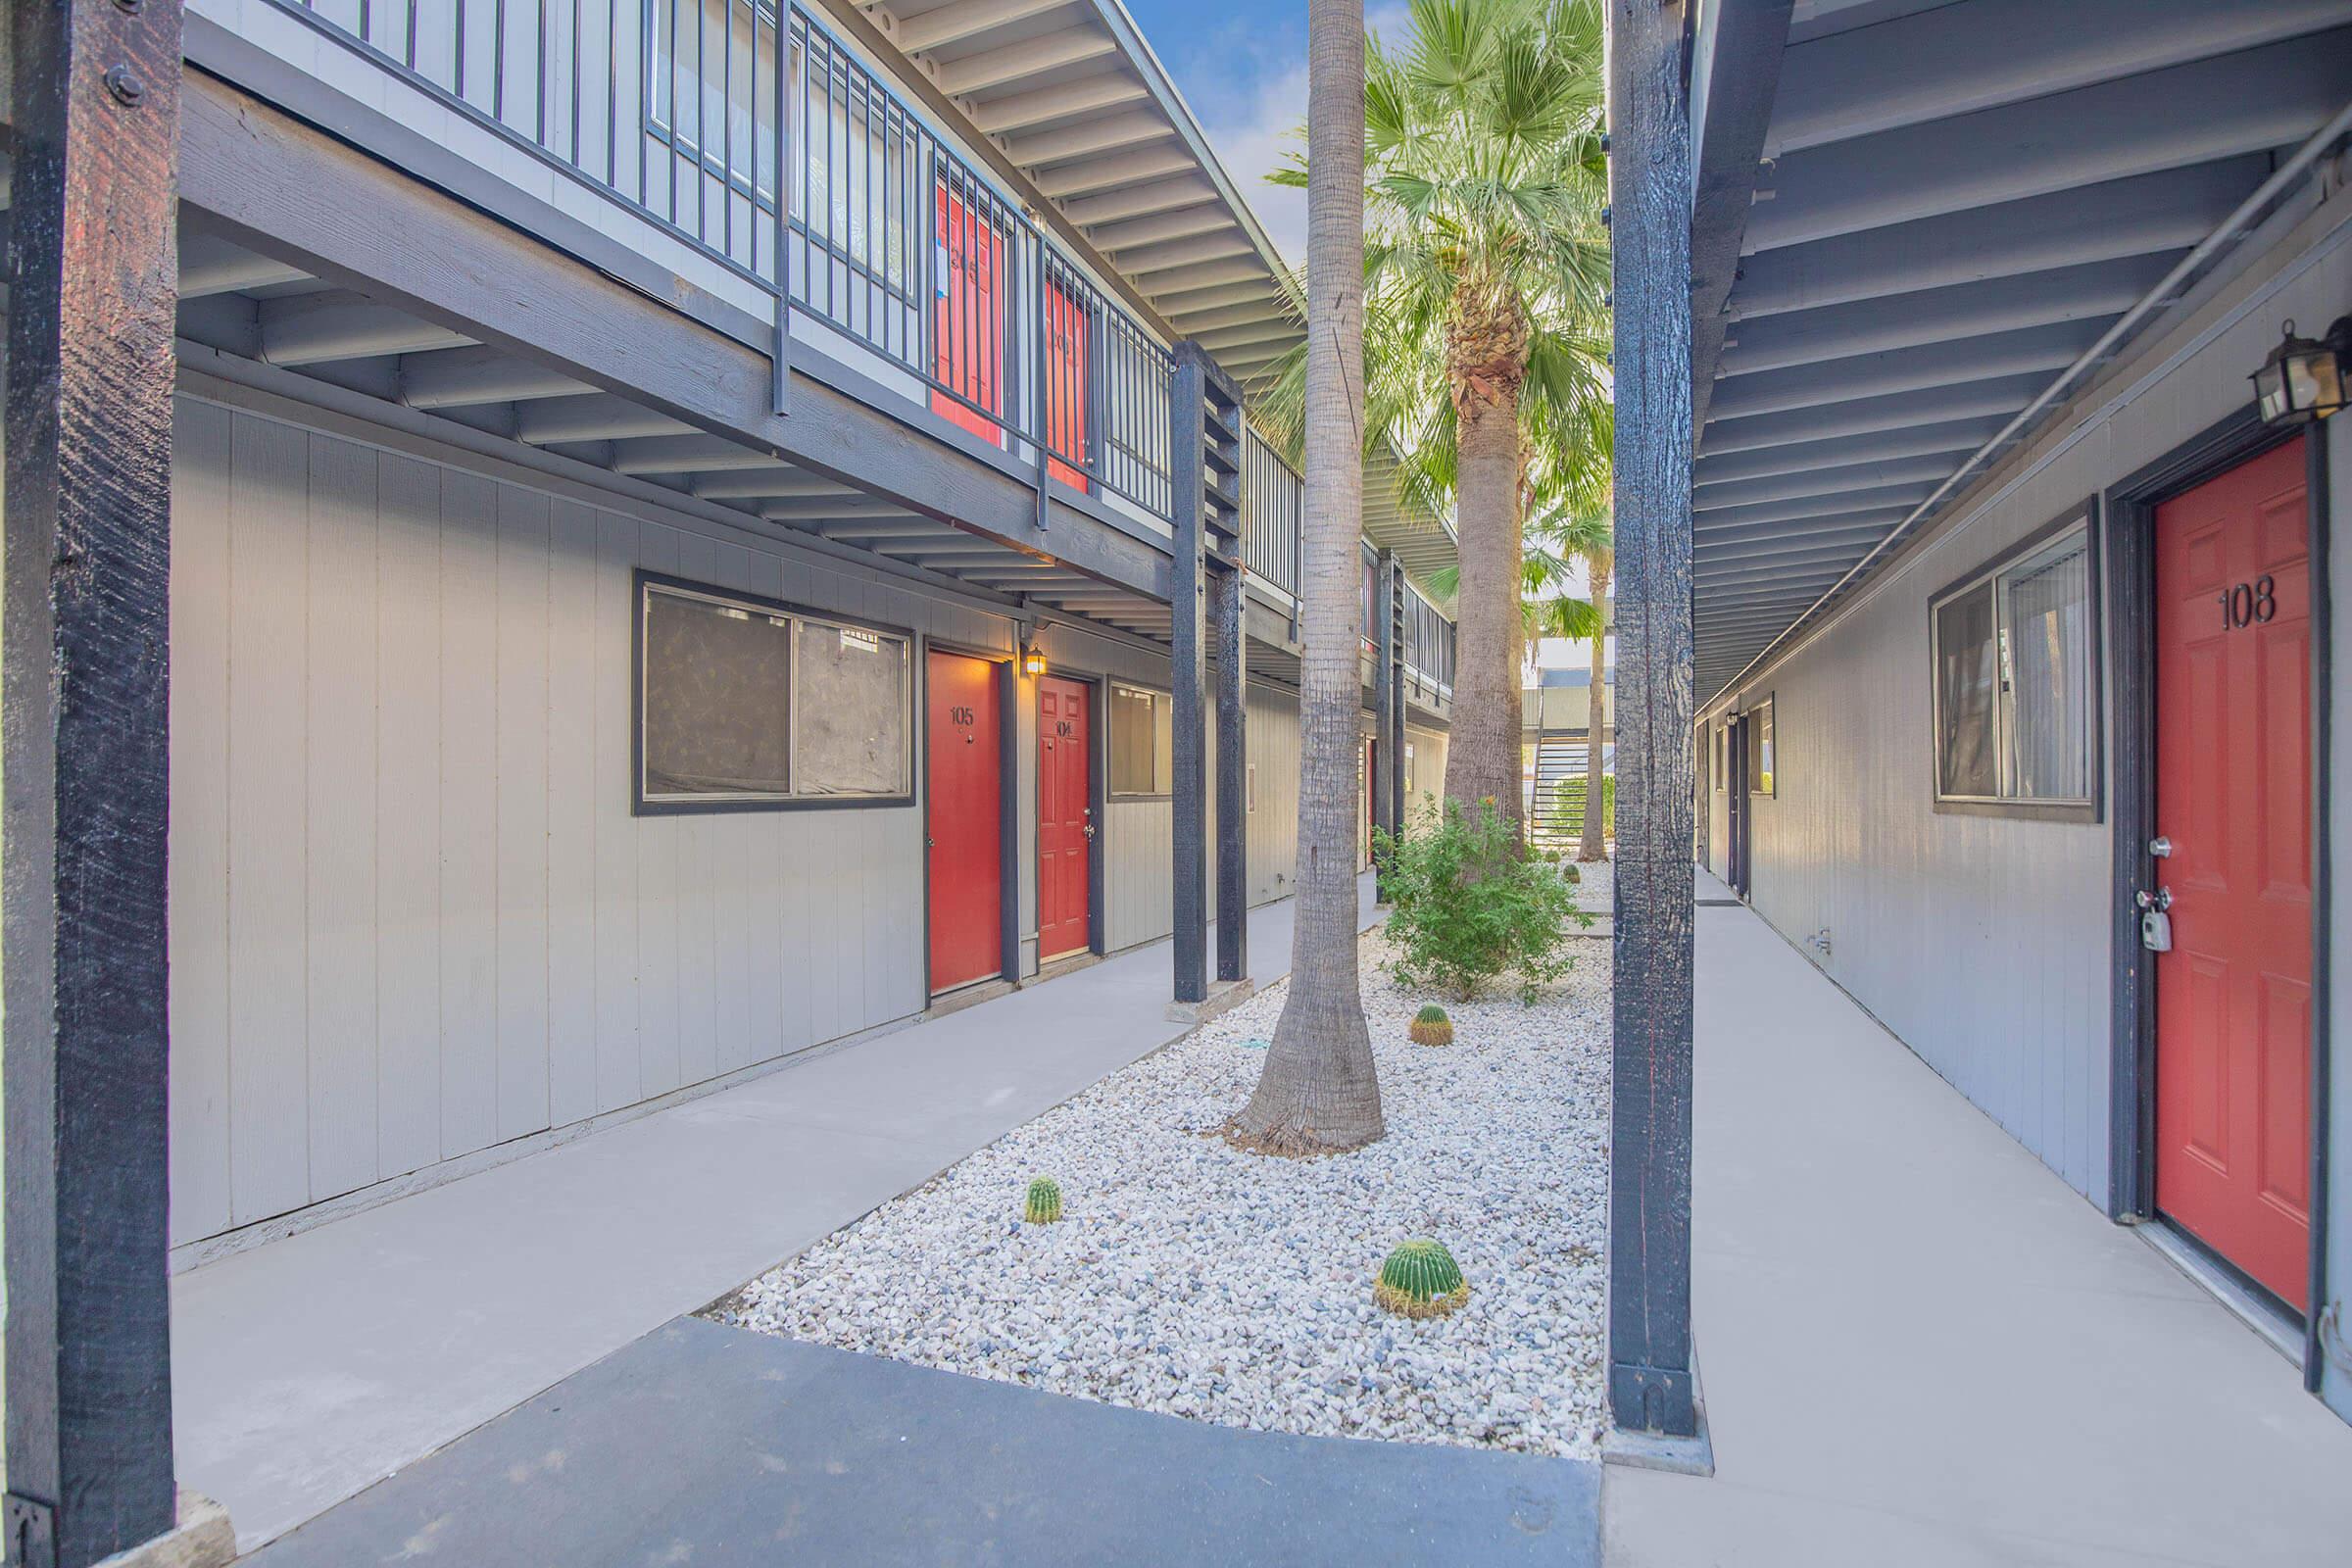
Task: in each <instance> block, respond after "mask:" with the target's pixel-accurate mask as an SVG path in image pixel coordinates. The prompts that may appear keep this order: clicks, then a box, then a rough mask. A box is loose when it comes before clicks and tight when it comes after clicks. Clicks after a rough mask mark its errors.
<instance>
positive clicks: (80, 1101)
mask: <svg viewBox="0 0 2352 1568" xmlns="http://www.w3.org/2000/svg"><path fill="white" fill-rule="evenodd" d="M10 25H11V27H12V29H13V31H12V38H11V41H12V45H13V52H14V75H13V92H14V101H13V112H14V118H15V130H16V135H15V142H14V153H15V175H14V192H13V198H12V209H13V210H12V214H11V220H12V222H11V229H10V234H9V247H10V269H9V275H10V279H11V295H10V299H9V312H8V372H7V385H8V414H7V417H8V438H7V497H8V502H7V515H6V522H5V527H6V550H5V567H4V577H0V592H4V593H5V595H6V621H5V625H6V632H5V636H6V644H5V649H4V650H0V702H4V703H5V722H4V723H0V733H4V735H5V745H6V748H7V751H6V759H5V763H6V789H5V797H4V799H5V809H4V811H0V832H4V833H5V851H4V853H0V860H4V861H5V868H6V911H5V915H4V916H0V942H4V943H5V953H4V954H0V958H4V963H0V967H4V968H5V973H6V982H5V983H6V987H7V992H6V1006H7V1016H8V1031H7V1045H6V1061H5V1071H6V1100H7V1111H6V1129H7V1134H6V1150H7V1153H6V1158H7V1167H6V1187H7V1198H6V1201H7V1233H8V1234H7V1271H8V1276H7V1277H8V1330H7V1338H8V1348H7V1353H8V1415H7V1427H8V1485H9V1487H10V1489H11V1490H10V1492H9V1495H8V1526H7V1528H8V1540H9V1560H10V1561H11V1562H18V1561H31V1562H54V1563H56V1564H59V1565H61V1568H82V1565H84V1564H88V1563H93V1562H96V1561H98V1560H99V1559H101V1558H104V1557H107V1556H110V1555H112V1554H113V1553H115V1552H118V1551H122V1550H124V1549H126V1548H128V1547H132V1546H136V1545H138V1544H142V1543H144V1542H147V1541H150V1540H152V1539H154V1538H155V1537H157V1536H160V1535H164V1534H166V1533H167V1532H169V1531H171V1530H172V1527H173V1525H174V1523H175V1518H176V1500H175V1492H174V1485H173V1477H172V1362H171V1354H172V1339H171V1319H170V1305H171V1303H170V1297H169V1293H168V1291H167V1288H166V1287H167V1274H166V1268H167V1263H166V1255H165V1253H166V1248H167V1246H168V1243H169V1232H168V1228H167V1227H168V1213H167V1203H166V1197H167V1187H166V1174H165V1145H166V1122H165V1110H164V1105H165V1084H166V1076H167V1071H168V1064H167V1059H166V1052H165V1028H166V1006H165V964H166V953H165V926H166V909H165V860H164V854H165V820H166V814H167V810H168V805H169V803H168V799H167V788H166V767H167V762H168V757H169V734H168V716H167V698H168V674H169V668H170V654H171V645H170V638H169V616H170V610H171V561H172V548H171V522H172V516H171V484H172V373H173V368H172V310H173V307H174V305H175V304H176V298H177V294H178V288H179V275H178V253H177V248H176V244H175V241H174V237H173V231H172V213H173V204H174V190H175V185H176V175H175V159H176V156H177V154H176V130H177V120H178V114H179V71H180V67H179V62H180V7H179V4H178V0H145V3H144V4H143V5H123V4H102V3H100V0H71V3H68V0H40V3H27V4H22V5H18V6H16V7H15V8H14V9H13V16H12V20H11V23H10Z"/></svg>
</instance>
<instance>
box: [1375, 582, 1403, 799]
mask: <svg viewBox="0 0 2352 1568" xmlns="http://www.w3.org/2000/svg"><path fill="white" fill-rule="evenodd" d="M1381 555H1383V558H1386V560H1388V581H1386V585H1383V588H1386V590H1383V595H1381V604H1383V612H1381V615H1383V618H1386V620H1388V729H1383V731H1381V748H1383V750H1386V753H1388V771H1386V776H1383V778H1386V780H1388V830H1390V832H1404V562H1399V560H1397V553H1395V550H1383V553H1381Z"/></svg>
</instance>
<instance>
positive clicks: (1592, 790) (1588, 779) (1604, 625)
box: [1576, 550, 1617, 860]
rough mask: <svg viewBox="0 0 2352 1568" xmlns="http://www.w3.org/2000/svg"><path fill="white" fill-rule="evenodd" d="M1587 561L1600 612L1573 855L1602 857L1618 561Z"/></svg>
mask: <svg viewBox="0 0 2352 1568" xmlns="http://www.w3.org/2000/svg"><path fill="white" fill-rule="evenodd" d="M1586 561H1587V563H1588V564H1590V565H1591V567H1592V572H1593V608H1594V609H1595V610H1598V611H1599V612H1600V624H1599V626H1598V628H1597V629H1595V630H1594V631H1593V704H1592V708H1591V710H1590V711H1589V712H1588V713H1587V715H1586V718H1585V836H1584V839H1583V840H1582V842H1580V843H1579V844H1578V845H1577V847H1576V858H1578V859H1580V860H1605V859H1607V858H1608V850H1607V849H1606V847H1605V846H1604V845H1603V844H1602V842H1601V837H1602V834H1603V832H1604V831H1605V829H1606V825H1607V824H1606V813H1607V809H1608V796H1607V794H1606V790H1607V780H1606V779H1605V777H1604V776H1603V775H1602V771H1601V746H1602V744H1603V737H1605V736H1606V735H1607V733H1608V721H1609V681H1608V674H1609V671H1608V652H1609V577H1610V575H1611V574H1612V573H1613V572H1614V571H1615V570H1616V567H1617V560H1616V557H1615V556H1613V555H1611V554H1610V553H1609V552H1608V551H1605V550H1602V551H1596V552H1595V553H1593V555H1591V556H1588V557H1587V558H1586Z"/></svg>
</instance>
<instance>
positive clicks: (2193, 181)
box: [1731, 154, 2270, 320]
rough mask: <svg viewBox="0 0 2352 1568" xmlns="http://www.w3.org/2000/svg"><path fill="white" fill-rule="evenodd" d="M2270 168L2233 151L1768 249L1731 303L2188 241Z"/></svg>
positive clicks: (2074, 260) (1833, 301) (1916, 283)
mask: <svg viewBox="0 0 2352 1568" xmlns="http://www.w3.org/2000/svg"><path fill="white" fill-rule="evenodd" d="M2269 172H2270V160H2269V159H2268V158H2265V157H2263V156H2261V155H2259V154H2256V155H2253V156H2249V157H2245V158H2230V159H2224V160H2223V161H2221V162H2220V163H2214V164H2200V165H2198V166H2196V167H2195V168H2193V169H2175V170H2165V171H2163V172H2159V173H2154V174H2141V175H2138V176H2137V177H2135V178H2132V179H2119V180H2113V181H2110V182H2108V183H2106V184H2100V185H2093V186H2090V187H2088V188H2087V189H2082V190H2065V191H2054V192H2052V193H2050V194H2048V195H2046V196H2030V197H2027V198H2026V199H2025V200H2023V201H2016V202H2004V203H2002V204H2001V205H1999V206H1996V207H1982V208H1976V209H1973V210H1971V211H1968V212H1964V213H1951V214H1946V215H1944V216H1942V217H1938V218H1923V219H1919V220H1916V221H1912V222H1908V223H1893V224H1889V225H1888V226H1887V227H1885V228H1873V229H1866V230H1864V231H1863V232H1861V233H1858V234H1843V235H1839V236H1838V238H1836V239H1826V240H1822V241H1819V242H1818V243H1816V244H1812V245H1800V246H1795V247H1792V248H1790V249H1788V250H1779V251H1767V252H1765V253H1764V254H1762V255H1759V256H1750V257H1748V258H1746V259H1745V260H1744V261H1743V262H1741V263H1740V272H1741V276H1740V282H1739V284H1738V286H1737V287H1735V288H1734V289H1733V290H1732V297H1731V311H1732V314H1733V315H1734V316H1735V317H1738V318H1740V319H1743V320H1744V319H1750V318H1754V317H1759V316H1771V315H1775V314H1778V313H1779V312H1782V311H1802V310H1812V309H1816V308H1818V307H1821V306H1825V305H1838V304H1843V303H1844V302H1846V301H1849V300H1867V299H1881V298H1884V297H1886V296H1887V295H1889V294H1909V293H1913V292H1916V291H1918V290H1920V289H1930V288H1945V287H1949V286H1951V285H1953V284H1956V283H1975V282H1981V281H1983V280H1984V279H1986V278H1992V277H2011V276H2015V275H2016V274H2018V273H2021V272H2044V271H2048V270H2052V269H2054V268H2060V267H2074V266H2079V265H2081V264H2082V263H2084V262H2106V261H2117V260H2120V259H2122V258H2124V257H2128V256H2149V255H2154V254H2156V253H2158V252H2164V251H2180V250H2186V249H2187V248H2188V247H2189V246H2191V245H2194V244H2195V243H2196V242H2197V241H2199V240H2201V239H2203V238H2204V237H2205V236H2206V235H2207V234H2210V233H2211V232H2213V228H2214V225H2215V224H2217V223H2219V222H2221V221H2222V220H2224V219H2225V218H2228V217H2229V210H2230V209H2231V208H2233V207H2235V206H2236V205H2237V204H2238V202H2239V201H2240V200H2242V199H2243V198H2244V196H2245V194H2246V192H2248V191H2250V190H2252V189H2253V188H2254V187H2255V186H2256V185H2259V184H2261V183H2262V179H2263V176H2264V175H2265V174H2267V173H2269Z"/></svg>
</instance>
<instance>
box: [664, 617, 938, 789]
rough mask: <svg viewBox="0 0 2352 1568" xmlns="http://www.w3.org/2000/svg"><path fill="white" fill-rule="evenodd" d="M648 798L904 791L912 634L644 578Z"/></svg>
mask: <svg viewBox="0 0 2352 1568" xmlns="http://www.w3.org/2000/svg"><path fill="white" fill-rule="evenodd" d="M641 591H642V597H641V602H640V614H641V616H642V629H641V634H640V638H639V643H638V669H637V680H638V703H639V709H638V718H639V723H640V725H641V730H640V734H639V742H638V745H639V752H640V755H641V758H642V764H643V773H642V776H641V777H640V779H639V781H638V784H639V798H640V801H641V802H642V803H643V804H646V805H650V806H658V807H669V808H674V809H695V808H696V807H697V806H704V807H725V806H730V805H733V806H741V805H746V804H769V805H777V804H788V803H791V802H795V801H826V800H840V799H845V798H855V799H873V800H900V801H903V800H905V799H907V796H908V795H909V794H910V793H911V769H912V762H911V760H910V758H909V750H908V738H909V735H910V733H911V724H912V717H911V712H912V710H911V706H910V704H911V698H912V690H911V683H910V678H909V675H908V669H909V646H908V639H907V637H906V636H905V635H903V634H901V633H897V632H888V631H880V630H876V629H874V628H872V627H866V626H855V625H850V624H847V623H844V622H841V621H836V620H831V619H826V618H823V617H818V616H811V615H806V614H803V613H799V612H796V611H792V610H789V609H786V608H785V607H782V606H778V605H769V604H763V603H760V602H758V601H754V600H747V599H737V598H734V597H731V596H729V595H727V594H725V593H722V592H720V591H718V590H715V589H702V588H690V587H684V586H680V585H676V584H669V583H660V582H653V581H646V582H643V583H642V584H641Z"/></svg>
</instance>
